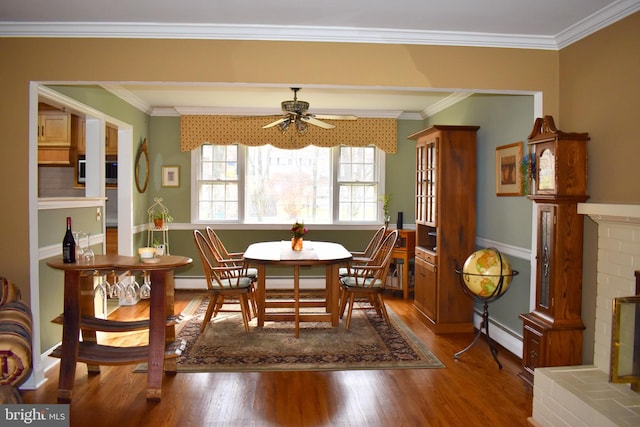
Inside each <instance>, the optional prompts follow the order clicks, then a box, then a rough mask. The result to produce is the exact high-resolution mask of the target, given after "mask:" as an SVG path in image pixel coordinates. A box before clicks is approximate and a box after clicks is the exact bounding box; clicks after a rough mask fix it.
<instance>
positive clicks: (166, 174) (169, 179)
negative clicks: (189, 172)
mask: <svg viewBox="0 0 640 427" xmlns="http://www.w3.org/2000/svg"><path fill="white" fill-rule="evenodd" d="M162 186H163V187H180V166H163V167H162Z"/></svg>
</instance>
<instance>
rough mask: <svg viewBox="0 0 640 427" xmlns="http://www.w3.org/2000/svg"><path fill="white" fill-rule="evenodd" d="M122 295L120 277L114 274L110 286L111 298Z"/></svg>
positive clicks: (122, 289)
mask: <svg viewBox="0 0 640 427" xmlns="http://www.w3.org/2000/svg"><path fill="white" fill-rule="evenodd" d="M123 296H124V288H123V285H122V282H121V281H120V278H119V277H118V276H115V275H114V279H113V285H112V286H111V298H118V299H120V298H122V297H123Z"/></svg>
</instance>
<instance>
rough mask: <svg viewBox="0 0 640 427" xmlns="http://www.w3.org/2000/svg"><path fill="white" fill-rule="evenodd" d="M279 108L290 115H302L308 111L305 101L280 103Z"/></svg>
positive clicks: (295, 100)
mask: <svg viewBox="0 0 640 427" xmlns="http://www.w3.org/2000/svg"><path fill="white" fill-rule="evenodd" d="M280 106H281V107H282V110H283V111H288V112H290V113H302V112H304V111H307V110H308V109H309V103H308V102H307V101H298V100H297V99H293V100H289V101H282V102H281V103H280Z"/></svg>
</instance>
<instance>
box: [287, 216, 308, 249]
mask: <svg viewBox="0 0 640 427" xmlns="http://www.w3.org/2000/svg"><path fill="white" fill-rule="evenodd" d="M307 231H309V230H307V228H306V227H305V226H304V222H300V221H296V222H295V223H294V224H293V225H292V226H291V233H293V237H292V238H291V249H293V250H294V251H301V250H302V237H303V236H304V235H305V234H307Z"/></svg>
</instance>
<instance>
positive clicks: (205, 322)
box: [200, 294, 218, 332]
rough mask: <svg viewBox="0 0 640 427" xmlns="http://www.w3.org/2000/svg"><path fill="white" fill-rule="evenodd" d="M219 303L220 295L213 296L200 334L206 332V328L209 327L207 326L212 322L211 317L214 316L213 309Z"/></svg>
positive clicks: (210, 298)
mask: <svg viewBox="0 0 640 427" xmlns="http://www.w3.org/2000/svg"><path fill="white" fill-rule="evenodd" d="M217 301H218V294H213V295H211V296H210V297H209V306H208V307H207V312H206V313H205V315H204V319H203V320H202V325H201V326H200V332H204V328H206V327H207V324H208V323H209V322H210V321H211V316H212V315H213V309H214V308H215V307H216V303H217Z"/></svg>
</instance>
